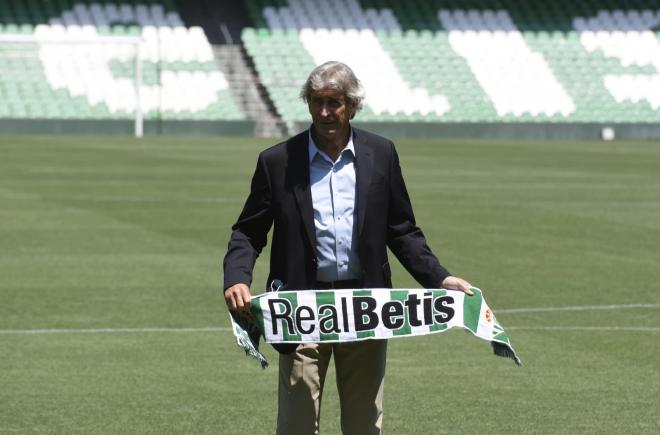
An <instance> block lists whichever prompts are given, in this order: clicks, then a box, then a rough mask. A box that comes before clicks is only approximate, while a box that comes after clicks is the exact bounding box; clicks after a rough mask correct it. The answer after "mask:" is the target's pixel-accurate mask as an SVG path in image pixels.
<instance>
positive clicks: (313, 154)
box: [307, 128, 355, 163]
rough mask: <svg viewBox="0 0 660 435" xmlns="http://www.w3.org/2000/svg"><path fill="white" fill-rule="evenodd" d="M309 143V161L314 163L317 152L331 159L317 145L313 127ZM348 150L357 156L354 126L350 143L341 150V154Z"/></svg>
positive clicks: (349, 135)
mask: <svg viewBox="0 0 660 435" xmlns="http://www.w3.org/2000/svg"><path fill="white" fill-rule="evenodd" d="M308 136H309V145H308V147H307V149H308V154H309V163H312V160H314V157H316V155H317V154H319V155H321V156H325V157H327V158H328V160H331V159H330V157H328V155H327V154H326V153H324V152H323V151H321V150H320V149H319V148H318V147H317V146H316V143H315V142H314V138H313V137H312V129H311V128H310V129H309V133H308ZM346 150H348V151H350V152H351V154H352V155H353V157H355V145H353V128H351V129H350V131H349V133H348V143H347V144H346V148H344V149H343V150H342V152H341V154H344V152H345V151H346Z"/></svg>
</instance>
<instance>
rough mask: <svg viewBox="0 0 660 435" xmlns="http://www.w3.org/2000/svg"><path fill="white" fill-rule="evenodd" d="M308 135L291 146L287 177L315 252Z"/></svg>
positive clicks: (302, 136) (302, 135) (303, 135)
mask: <svg viewBox="0 0 660 435" xmlns="http://www.w3.org/2000/svg"><path fill="white" fill-rule="evenodd" d="M307 134H308V133H307V132H305V133H304V134H301V135H300V136H299V137H300V140H298V141H296V142H295V143H293V144H292V145H293V146H292V147H291V148H292V149H290V150H289V158H290V159H291V166H290V167H289V175H290V176H291V179H292V181H293V183H292V185H293V194H294V195H295V197H296V202H297V203H298V209H299V211H300V217H301V219H302V221H303V226H304V227H305V233H306V234H307V239H308V241H309V243H310V246H311V248H312V252H315V251H314V250H315V246H316V229H315V228H314V207H313V205H312V190H311V186H310V184H309V150H308V145H309V144H308V137H309V136H308V135H307Z"/></svg>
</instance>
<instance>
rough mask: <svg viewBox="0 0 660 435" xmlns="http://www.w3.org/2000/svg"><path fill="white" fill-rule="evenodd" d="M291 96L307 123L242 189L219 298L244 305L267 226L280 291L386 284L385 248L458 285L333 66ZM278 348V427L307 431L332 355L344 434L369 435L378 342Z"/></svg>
mask: <svg viewBox="0 0 660 435" xmlns="http://www.w3.org/2000/svg"><path fill="white" fill-rule="evenodd" d="M301 98H302V99H303V100H304V101H305V102H306V103H307V105H308V107H309V113H310V115H311V116H312V126H311V128H310V129H309V130H307V131H305V132H303V133H301V134H299V135H297V136H294V137H292V138H290V139H288V140H287V141H285V142H282V143H280V144H278V145H275V146H274V147H271V148H269V149H267V150H265V151H263V152H262V153H261V154H260V155H259V159H258V162H257V168H256V170H255V173H254V177H253V179H252V186H251V190H250V195H249V197H248V199H247V201H246V203H245V206H244V208H243V211H242V213H241V215H240V217H239V218H238V221H237V222H236V224H235V225H234V226H233V232H232V235H231V240H230V241H229V247H228V251H227V255H226V257H225V261H224V272H225V275H224V281H225V282H224V285H225V286H224V288H225V299H226V302H227V305H228V307H229V309H231V310H238V311H242V310H248V309H249V308H248V307H249V304H250V284H251V282H252V270H253V267H254V263H255V261H256V258H257V256H258V255H259V253H260V252H261V250H262V248H263V247H264V246H265V245H266V238H267V234H268V231H269V230H270V228H271V225H273V224H274V226H273V238H272V247H271V256H270V274H269V277H268V281H269V282H271V281H272V280H276V279H277V280H281V281H282V282H283V283H285V284H286V287H287V288H288V289H291V290H303V289H330V288H335V289H338V288H391V287H392V281H391V277H390V266H389V263H388V258H387V248H388V247H389V248H390V250H391V251H392V252H393V253H394V255H395V256H396V257H397V258H398V259H399V261H400V262H401V263H402V264H403V265H404V266H405V268H406V269H407V270H408V272H410V273H411V274H412V275H413V277H414V278H415V279H416V280H417V281H418V282H419V283H420V284H421V285H422V286H424V287H425V288H439V287H444V288H446V289H452V290H459V291H464V292H466V293H468V294H471V293H472V292H471V291H470V284H469V283H468V282H467V281H465V280H463V279H461V278H457V277H453V276H451V275H450V274H449V272H448V271H447V270H446V269H445V268H443V267H442V266H441V265H440V263H439V262H438V260H437V259H436V257H435V256H434V255H433V253H432V252H431V250H430V249H429V247H428V246H427V244H426V240H425V239H424V235H423V234H422V232H421V230H420V229H419V228H418V227H417V226H416V224H415V217H414V215H413V211H412V207H411V204H410V199H409V197H408V193H407V191H406V186H405V183H404V181H403V177H402V175H401V168H400V167H399V159H398V156H397V153H396V151H395V149H394V145H393V144H392V142H390V141H389V140H387V139H385V138H382V137H380V136H376V135H374V134H371V133H368V132H366V131H363V130H359V129H356V128H352V127H351V125H350V120H351V119H352V118H353V117H354V116H355V114H356V112H357V111H358V110H359V109H360V108H361V106H362V100H363V99H364V92H363V90H362V86H361V84H360V82H359V81H358V79H357V78H356V77H355V75H354V74H353V71H351V69H350V68H349V67H348V66H346V65H344V64H342V63H339V62H327V63H325V64H323V65H320V66H318V67H317V68H315V69H314V70H313V71H312V72H311V74H310V76H309V78H308V79H307V81H306V82H305V84H304V86H303V88H302V91H301ZM276 348H277V349H278V350H279V351H280V362H279V401H278V419H277V433H278V434H286V435H290V434H304V435H308V434H312V433H318V430H319V412H320V406H321V395H322V392H323V383H324V380H325V375H326V371H327V368H328V365H329V361H330V357H331V356H332V355H333V354H334V358H335V369H336V377H337V388H338V391H339V399H340V408H341V427H342V432H343V433H344V434H359V435H364V434H368V433H371V434H379V433H380V429H381V424H382V400H383V377H384V375H385V355H386V350H387V341H386V340H367V341H361V342H352V343H334V344H333V343H325V344H304V345H302V344H301V345H298V346H295V345H289V346H286V345H284V346H282V345H279V346H277V347H276Z"/></svg>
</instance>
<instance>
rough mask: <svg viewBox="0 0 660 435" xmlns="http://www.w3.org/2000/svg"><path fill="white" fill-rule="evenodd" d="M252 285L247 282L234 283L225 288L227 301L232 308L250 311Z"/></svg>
mask: <svg viewBox="0 0 660 435" xmlns="http://www.w3.org/2000/svg"><path fill="white" fill-rule="evenodd" d="M250 299H252V294H251V293H250V287H249V286H248V285H246V284H240V283H239V284H234V285H233V286H231V287H227V289H226V290H225V302H227V306H228V307H229V309H230V310H234V311H250Z"/></svg>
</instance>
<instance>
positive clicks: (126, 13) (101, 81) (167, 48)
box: [0, 0, 245, 120]
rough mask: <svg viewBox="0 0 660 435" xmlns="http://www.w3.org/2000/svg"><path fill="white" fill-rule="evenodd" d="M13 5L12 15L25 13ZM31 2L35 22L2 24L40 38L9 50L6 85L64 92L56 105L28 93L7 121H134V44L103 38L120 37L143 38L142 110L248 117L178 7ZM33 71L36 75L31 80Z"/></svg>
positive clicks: (5, 29)
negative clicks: (46, 119)
mask: <svg viewBox="0 0 660 435" xmlns="http://www.w3.org/2000/svg"><path fill="white" fill-rule="evenodd" d="M10 2H11V3H12V6H13V7H12V10H13V11H17V10H18V9H20V8H21V7H22V6H17V5H21V2H18V1H16V0H10ZM27 4H28V5H29V7H30V8H31V9H30V12H29V13H28V12H26V14H27V15H26V17H27V19H28V20H29V21H32V22H31V23H23V24H20V21H19V20H17V19H16V15H15V14H14V15H13V16H7V17H4V18H3V20H5V19H6V20H13V21H14V22H10V23H3V25H2V28H1V29H0V30H1V31H2V34H4V35H33V36H34V38H35V42H34V43H9V42H5V43H3V44H2V47H3V48H4V50H3V52H2V54H0V62H2V61H3V60H5V61H6V64H5V65H6V67H7V69H6V70H7V72H6V73H5V72H4V68H3V81H10V82H12V84H8V86H12V85H16V86H18V87H21V86H23V85H25V87H27V88H39V89H43V88H44V86H47V87H49V88H50V89H52V90H56V91H60V90H61V91H64V92H63V93H62V94H58V98H57V105H52V104H47V98H48V95H45V94H44V93H43V92H39V93H37V92H26V93H24V95H22V98H21V103H17V104H12V105H11V106H9V107H10V110H5V111H4V112H3V117H8V118H21V117H44V118H50V117H52V116H55V115H57V114H61V115H62V116H63V117H73V118H75V117H78V118H81V119H86V118H120V119H121V118H126V119H129V118H132V117H133V116H134V115H133V113H134V111H135V107H136V101H137V99H136V87H135V82H134V78H135V77H134V76H135V56H136V50H135V45H134V44H127V43H124V42H117V41H115V40H109V39H100V38H99V37H100V36H120V37H139V38H141V45H140V56H141V59H142V70H143V75H142V80H143V83H142V86H141V87H140V105H141V108H142V110H143V112H144V113H145V115H146V117H147V118H168V119H190V118H194V119H223V120H236V119H245V115H244V114H243V113H242V112H241V111H240V110H239V109H238V106H237V105H236V103H235V102H234V100H233V97H232V95H231V93H230V91H229V85H228V82H227V80H226V79H225V77H224V75H223V73H222V72H221V71H220V69H219V68H218V67H217V65H216V63H215V60H214V56H213V52H212V49H211V45H210V44H209V42H208V40H207V38H206V35H205V33H204V31H203V30H202V29H201V28H198V27H191V28H186V27H185V26H184V24H183V21H182V20H181V18H180V17H179V14H178V12H177V11H176V9H175V7H174V4H173V3H172V2H171V1H166V2H154V1H152V0H148V1H144V2H130V3H127V2H119V1H118V2H116V3H115V2H88V1H79V2H73V3H69V2H52V3H46V4H47V5H48V7H47V8H46V7H45V6H44V3H43V2H36V1H29V2H27ZM26 11H27V9H26ZM32 23H34V24H32ZM14 61H16V62H14ZM26 68H29V71H30V74H27V75H26V74H24V71H25V70H26ZM21 104H22V105H23V106H24V107H21Z"/></svg>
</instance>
